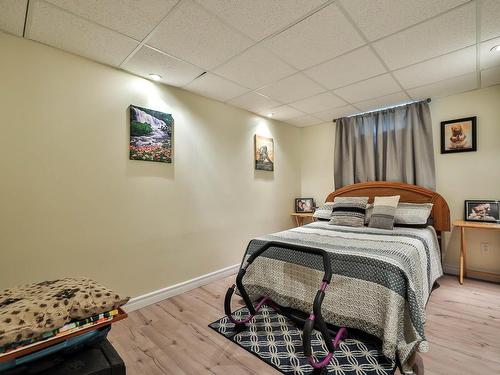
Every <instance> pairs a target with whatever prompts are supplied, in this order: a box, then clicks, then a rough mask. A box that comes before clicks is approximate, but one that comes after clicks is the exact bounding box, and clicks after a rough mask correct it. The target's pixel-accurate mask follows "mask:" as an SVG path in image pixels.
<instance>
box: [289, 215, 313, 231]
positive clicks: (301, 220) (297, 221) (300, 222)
mask: <svg viewBox="0 0 500 375" xmlns="http://www.w3.org/2000/svg"><path fill="white" fill-rule="evenodd" d="M313 215H314V213H313V212H310V213H302V212H293V213H292V214H291V216H292V217H293V218H294V219H295V224H297V226H298V227H300V226H302V225H304V221H305V220H306V219H307V218H309V219H310V221H311V222H313V221H316V220H315V219H314V217H313Z"/></svg>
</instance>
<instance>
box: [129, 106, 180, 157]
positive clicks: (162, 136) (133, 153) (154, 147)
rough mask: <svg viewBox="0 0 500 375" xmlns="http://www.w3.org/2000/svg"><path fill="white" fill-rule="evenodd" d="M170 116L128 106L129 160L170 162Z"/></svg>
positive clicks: (171, 119)
mask: <svg viewBox="0 0 500 375" xmlns="http://www.w3.org/2000/svg"><path fill="white" fill-rule="evenodd" d="M173 125H174V119H173V117H172V115H170V114H168V113H163V112H159V111H153V110H151V109H146V108H141V107H136V106H133V105H131V106H130V146H129V149H130V159H131V160H144V161H156V162H160V163H171V162H172V128H173Z"/></svg>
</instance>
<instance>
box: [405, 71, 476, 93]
mask: <svg viewBox="0 0 500 375" xmlns="http://www.w3.org/2000/svg"><path fill="white" fill-rule="evenodd" d="M476 88H477V74H476V73H475V72H474V73H469V74H465V75H463V76H459V77H453V78H450V79H446V80H444V81H440V82H435V83H432V84H430V85H425V86H421V87H417V88H414V89H411V90H408V94H410V96H411V97H412V99H414V100H420V99H426V98H438V97H442V96H448V95H453V94H458V93H461V92H465V91H469V90H474V89H476Z"/></svg>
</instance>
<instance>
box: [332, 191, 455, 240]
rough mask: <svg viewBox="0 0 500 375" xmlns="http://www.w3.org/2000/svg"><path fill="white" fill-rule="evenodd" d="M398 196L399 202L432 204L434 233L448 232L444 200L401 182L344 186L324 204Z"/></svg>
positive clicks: (446, 206)
mask: <svg viewBox="0 0 500 375" xmlns="http://www.w3.org/2000/svg"><path fill="white" fill-rule="evenodd" d="M388 195H400V196H401V198H400V202H406V203H432V204H433V206H432V212H431V217H432V221H433V226H434V229H436V231H437V232H438V233H439V232H449V231H450V208H449V207H448V203H446V201H445V200H444V198H443V197H442V196H441V195H440V194H438V193H436V192H435V191H432V190H429V189H426V188H423V187H421V186H417V185H410V184H403V183H401V182H388V181H371V182H362V183H359V184H352V185H347V186H344V187H343V188H341V189H338V190H336V191H334V192H332V193H330V194H328V197H327V198H326V202H333V199H334V198H335V197H342V196H344V197H369V198H370V200H369V202H370V203H371V202H373V198H374V197H375V196H388Z"/></svg>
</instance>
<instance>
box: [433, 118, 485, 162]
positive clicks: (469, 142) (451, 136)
mask: <svg viewBox="0 0 500 375" xmlns="http://www.w3.org/2000/svg"><path fill="white" fill-rule="evenodd" d="M476 131H477V129H476V116H474V117H466V118H459V119H456V120H449V121H443V122H441V153H442V154H448V153H452V152H467V151H477V134H476Z"/></svg>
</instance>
